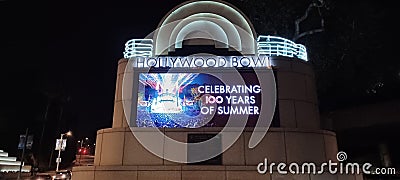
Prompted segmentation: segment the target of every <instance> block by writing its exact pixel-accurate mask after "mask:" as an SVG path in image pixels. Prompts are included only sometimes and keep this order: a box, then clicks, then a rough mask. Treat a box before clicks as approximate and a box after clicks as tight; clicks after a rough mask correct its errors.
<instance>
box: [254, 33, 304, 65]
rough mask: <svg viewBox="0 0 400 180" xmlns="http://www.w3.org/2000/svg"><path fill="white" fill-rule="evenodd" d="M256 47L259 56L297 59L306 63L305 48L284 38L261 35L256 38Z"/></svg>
mask: <svg viewBox="0 0 400 180" xmlns="http://www.w3.org/2000/svg"><path fill="white" fill-rule="evenodd" d="M257 46H258V55H259V56H260V55H266V56H286V57H297V58H299V59H302V60H305V61H308V60H307V50H306V47H305V46H303V45H301V44H296V43H294V42H293V41H290V40H288V39H285V38H281V37H276V36H264V35H261V36H258V38H257Z"/></svg>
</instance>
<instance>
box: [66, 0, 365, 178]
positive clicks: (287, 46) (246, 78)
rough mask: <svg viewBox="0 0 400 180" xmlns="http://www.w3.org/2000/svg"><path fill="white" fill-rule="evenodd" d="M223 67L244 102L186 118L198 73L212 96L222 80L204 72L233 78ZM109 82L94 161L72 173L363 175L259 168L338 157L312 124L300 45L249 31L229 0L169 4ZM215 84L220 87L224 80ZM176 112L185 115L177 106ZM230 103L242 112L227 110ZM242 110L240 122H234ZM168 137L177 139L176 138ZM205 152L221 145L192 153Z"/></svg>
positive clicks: (311, 92)
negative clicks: (110, 111) (241, 89)
mask: <svg viewBox="0 0 400 180" xmlns="http://www.w3.org/2000/svg"><path fill="white" fill-rule="evenodd" d="M202 48H203V49H202ZM188 57H191V58H192V60H191V61H190V62H191V63H189V62H188V61H186V63H187V64H186V65H185V63H183V62H182V59H184V58H188ZM210 57H213V58H210ZM243 57H245V58H243ZM260 57H261V60H260V59H257V58H260ZM176 58H180V59H179V60H176ZM196 58H199V59H202V60H197V61H196ZM234 58H236V59H234ZM252 58H255V59H256V60H260V64H257V62H256V60H254V59H252ZM263 58H264V59H263ZM209 59H211V60H209ZM220 59H223V60H220ZM243 59H244V61H241V60H243ZM177 61H180V63H178V62H177ZM221 61H223V62H222V65H221ZM261 61H262V62H261ZM175 63H177V64H175ZM229 63H230V64H231V65H227V64H229ZM217 66H218V67H217ZM231 71H237V72H239V75H240V76H241V77H242V79H243V81H242V83H243V84H244V85H249V84H252V85H253V86H251V87H252V88H253V89H252V88H249V89H251V90H253V91H250V92H248V93H249V94H250V95H248V96H243V97H247V101H248V103H246V100H243V104H248V106H247V105H246V106H237V107H239V108H242V107H243V108H244V107H245V108H244V109H239V110H237V111H235V110H230V111H229V112H226V113H225V111H224V109H222V110H221V113H220V116H218V115H215V114H214V117H213V118H211V120H207V121H204V122H203V121H202V120H199V119H200V118H192V117H198V116H200V115H201V113H204V112H205V111H206V110H207V109H205V110H204V109H203V108H202V107H204V102H203V101H200V100H198V99H196V98H197V97H199V98H202V97H200V96H197V95H198V94H200V95H204V94H207V92H206V91H207V87H206V86H202V85H201V83H202V82H200V80H198V79H200V76H204V77H203V80H204V79H207V80H204V81H203V83H204V82H206V83H205V84H207V83H208V84H211V85H212V86H211V88H209V89H208V90H209V91H208V94H211V95H214V94H215V95H218V93H217V92H219V93H221V89H220V87H221V86H218V88H219V91H218V90H216V89H215V87H217V84H219V83H215V82H216V81H217V80H213V78H214V79H218V78H215V77H210V76H209V75H205V74H207V73H211V74H214V76H216V77H217V76H220V78H222V79H223V80H226V79H224V78H226V77H228V80H227V82H228V83H225V84H229V82H230V80H232V79H233V80H232V81H233V82H235V83H236V81H234V79H235V78H229V76H231V75H230V74H229V73H230V72H231ZM226 74H228V75H226ZM254 74H256V75H257V76H254ZM236 75H237V74H236ZM232 76H234V75H232ZM177 78H181V79H178V80H177ZM196 78H197V79H196ZM255 78H257V80H254V79H255ZM160 79H162V80H164V81H166V79H169V80H168V81H167V82H163V81H161V80H160ZM210 79H211V80H210ZM253 80H254V82H253ZM221 81H222V80H221ZM116 82H117V83H116V93H115V102H114V117H113V124H112V127H111V128H107V129H101V130H99V131H98V132H97V139H96V152H95V159H94V165H93V166H87V167H83V166H80V167H74V168H73V173H74V179H78V180H79V179H82V180H91V179H93V180H94V179H96V180H99V179H112V178H118V179H120V180H122V179H130V180H131V179H227V180H228V179H229V180H230V179H271V180H277V179H307V180H308V179H312V180H316V179H324V180H325V179H352V180H355V179H362V175H341V174H330V173H329V172H323V173H321V174H312V173H311V174H307V173H304V174H301V173H298V174H291V173H288V174H280V173H278V172H277V166H275V167H273V168H272V171H271V172H270V171H269V170H268V171H266V172H265V173H259V172H258V170H259V169H263V168H264V165H263V164H261V165H260V163H263V162H265V159H267V160H268V162H271V163H272V162H273V163H276V164H279V163H285V164H290V163H298V164H300V165H301V163H309V162H313V163H315V164H316V165H317V167H320V165H321V164H323V163H325V162H328V161H333V162H338V160H337V154H338V148H337V141H336V135H335V133H334V132H331V131H327V130H323V129H321V126H320V119H319V112H318V101H317V94H316V87H315V80H314V72H313V69H312V67H311V65H310V64H309V63H308V61H307V52H306V48H305V47H304V46H303V45H300V44H296V43H294V42H292V41H290V40H287V39H284V38H280V37H275V36H264V35H257V33H256V32H255V30H254V28H253V26H252V24H251V22H250V21H249V19H248V18H247V17H246V16H245V15H244V14H243V12H241V11H240V10H239V9H237V8H236V7H234V6H233V5H231V4H229V3H226V2H223V1H188V2H185V3H183V4H180V5H178V6H177V7H175V8H174V9H172V10H171V11H170V12H169V13H167V15H165V17H164V18H163V19H162V20H161V21H160V23H159V25H158V27H157V29H156V30H155V31H154V32H152V33H151V34H149V35H148V36H147V37H145V38H144V39H133V40H130V41H128V42H127V43H126V47H125V52H124V58H122V59H121V60H119V62H118V73H117V81H116ZM195 82H196V83H195ZM218 82H219V81H218ZM185 83H186V84H185ZM235 83H233V84H235ZM171 84H174V85H171ZM176 84H178V85H176ZM182 84H185V85H182ZM196 84H197V85H196ZM199 84H200V86H199ZM233 84H230V85H233ZM235 85H236V84H235ZM223 87H224V88H225V89H224V93H226V91H227V89H226V87H227V86H223ZM246 87H250V86H246ZM254 87H261V89H262V94H261V93H260V94H256V93H257V90H256V89H255V88H254ZM193 88H194V90H195V91H193ZM213 88H214V89H213ZM231 88H232V87H231ZM210 89H213V90H214V91H212V90H210ZM190 90H192V91H190ZM231 90H232V89H231ZM199 91H200V92H199ZM202 93H203V94H202ZM222 94H223V93H222ZM208 97H210V96H208ZM215 97H217V96H215ZM252 97H253V98H254V99H253V98H252ZM206 98H207V97H206ZM221 99H223V97H222V98H221ZM244 99H246V98H244ZM259 99H262V103H259V102H258V101H259ZM208 100H210V99H208ZM215 101H216V102H218V98H216V99H215ZM221 101H222V100H221ZM252 101H254V102H252ZM239 102H240V101H239ZM196 103H197V105H196ZM199 103H200V105H199ZM249 104H251V105H253V106H251V108H250V105H249ZM219 105H221V104H219ZM219 105H216V106H215V108H217V109H218V108H219V107H220V106H219ZM221 107H222V105H221ZM227 107H233V106H232V105H228V106H227ZM261 109H262V110H261ZM208 110H210V109H208ZM218 110H220V109H218ZM183 112H184V113H186V115H187V116H183V115H177V114H180V113H183ZM238 112H243V114H246V115H247V116H245V117H244V116H241V115H243V114H241V115H239V116H236V114H240V113H238ZM196 113H197V114H196ZM199 113H200V115H199ZM215 113H218V112H215ZM193 114H194V115H193ZM205 114H206V113H205ZM231 117H232V118H233V124H229V122H230V121H229V119H230V118H231ZM241 118H244V119H247V122H246V121H244V120H243V122H245V123H243V122H242V121H241V123H235V120H236V121H240V119H241ZM238 119H239V120H238ZM260 119H261V120H260ZM259 122H265V124H261V125H260V124H258V123H259ZM259 125H260V126H259ZM227 126H229V127H230V128H231V129H227V130H226V129H225V127H227ZM221 131H224V134H222V135H220V132H221ZM157 133H161V134H162V135H163V136H159V135H158V134H157ZM257 133H258V134H257ZM258 135H259V136H258ZM264 135H265V136H264ZM253 136H254V137H255V139H252V138H253ZM142 137H145V140H143V138H142ZM213 137H218V138H220V139H221V140H220V141H218V142H217V143H216V144H214V145H208V146H202V147H203V149H202V148H195V149H193V148H194V147H196V146H191V145H188V144H186V143H197V142H203V141H206V140H208V139H210V138H213ZM232 137H234V138H232ZM256 137H261V138H259V139H257V138H256ZM146 138H148V139H146ZM170 139H173V140H175V141H179V142H181V143H183V144H180V145H176V146H175V144H173V143H169V141H170ZM146 140H154V141H153V142H154V144H151V143H146V142H144V141H146ZM231 140H232V141H231ZM228 141H229V142H232V143H230V144H228V145H227V144H226V142H228ZM204 147H205V148H204ZM213 149H214V150H213ZM215 149H217V150H215ZM208 151H210V152H211V154H212V152H215V151H221V152H222V153H221V154H216V155H215V156H212V157H211V158H209V159H206V158H202V157H198V154H201V153H204V152H208ZM193 158H194V160H193ZM192 160H193V161H192ZM286 170H288V168H287V167H286ZM318 170H320V168H317V171H318Z"/></svg>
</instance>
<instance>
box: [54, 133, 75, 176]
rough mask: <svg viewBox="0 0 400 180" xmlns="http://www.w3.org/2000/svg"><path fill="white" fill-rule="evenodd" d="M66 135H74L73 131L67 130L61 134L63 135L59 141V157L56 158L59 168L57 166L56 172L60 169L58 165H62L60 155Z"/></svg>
mask: <svg viewBox="0 0 400 180" xmlns="http://www.w3.org/2000/svg"><path fill="white" fill-rule="evenodd" d="M64 135H66V136H71V135H72V132H71V131H68V132H66V133H63V134H61V136H60V141H58V145H57V146H58V147H57V149H58V157H57V160H56V162H57V168H56V172H57V171H58V167H59V166H60V162H61V158H60V156H61V150H62V143H63V136H64Z"/></svg>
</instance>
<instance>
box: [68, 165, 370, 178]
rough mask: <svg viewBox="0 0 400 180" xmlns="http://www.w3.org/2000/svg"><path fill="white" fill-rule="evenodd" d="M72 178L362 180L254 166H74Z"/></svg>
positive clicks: (360, 176) (346, 176)
mask: <svg viewBox="0 0 400 180" xmlns="http://www.w3.org/2000/svg"><path fill="white" fill-rule="evenodd" d="M73 177H74V179H75V180H77V179H78V180H110V179H115V180H159V179H160V180H161V179H162V180H169V179H171V180H186V179H188V180H189V179H190V180H242V179H251V180H292V179H293V180H362V179H363V178H362V175H331V174H321V175H312V174H311V175H309V174H296V175H292V174H290V175H280V174H278V173H277V172H276V171H274V172H273V173H272V174H259V173H258V172H257V167H256V166H90V167H82V166H81V167H74V172H73Z"/></svg>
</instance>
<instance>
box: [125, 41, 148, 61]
mask: <svg viewBox="0 0 400 180" xmlns="http://www.w3.org/2000/svg"><path fill="white" fill-rule="evenodd" d="M152 55H153V40H152V39H131V40H129V41H128V42H126V43H125V52H124V58H131V57H151V56H152Z"/></svg>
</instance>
